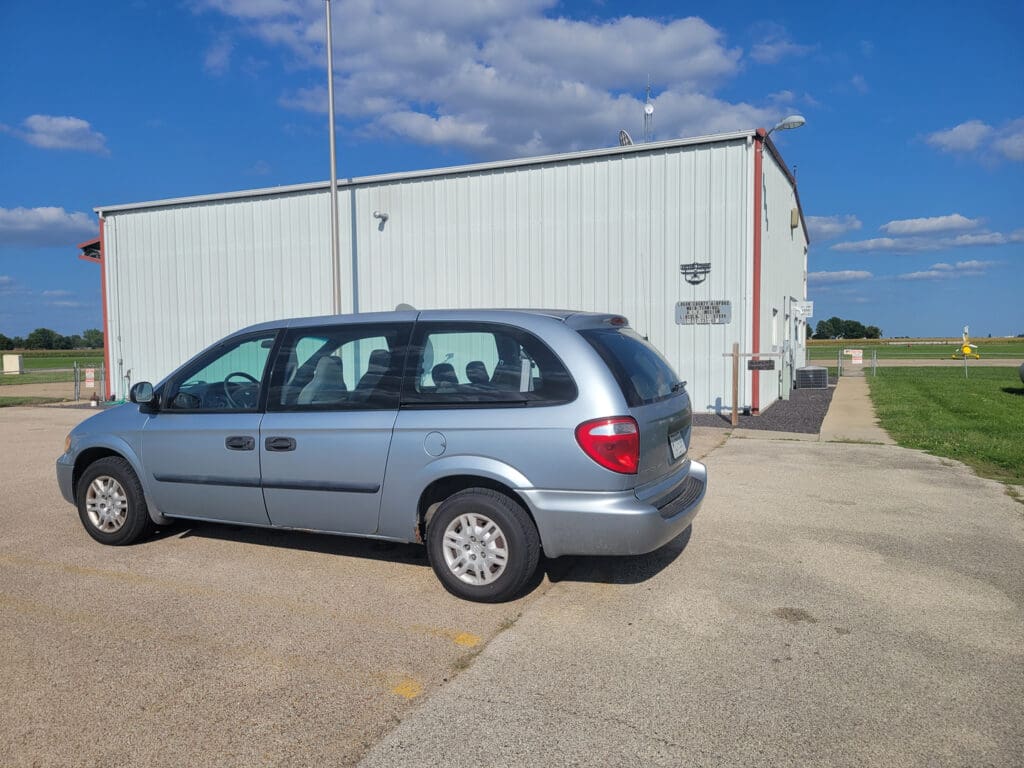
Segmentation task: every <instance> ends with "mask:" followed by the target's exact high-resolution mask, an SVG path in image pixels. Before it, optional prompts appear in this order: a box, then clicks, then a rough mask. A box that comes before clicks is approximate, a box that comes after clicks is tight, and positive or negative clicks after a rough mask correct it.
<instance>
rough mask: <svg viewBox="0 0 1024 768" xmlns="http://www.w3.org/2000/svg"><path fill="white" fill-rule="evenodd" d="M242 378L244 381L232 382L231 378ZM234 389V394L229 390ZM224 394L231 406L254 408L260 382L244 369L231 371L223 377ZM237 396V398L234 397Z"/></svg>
mask: <svg viewBox="0 0 1024 768" xmlns="http://www.w3.org/2000/svg"><path fill="white" fill-rule="evenodd" d="M235 377H238V378H242V379H245V380H246V381H245V382H232V381H231V379H232V378H235ZM232 389H234V390H235V393H234V395H232V394H231V390H232ZM224 394H225V395H226V396H227V398H228V402H229V403H231V407H232V408H238V409H246V408H255V407H256V406H257V405H258V403H259V396H260V382H259V380H258V379H256V378H255V377H254V376H250V375H249V374H248V373H246V372H245V371H232V372H231V373H229V374H228V375H227V376H225V377H224ZM236 398H237V399H236Z"/></svg>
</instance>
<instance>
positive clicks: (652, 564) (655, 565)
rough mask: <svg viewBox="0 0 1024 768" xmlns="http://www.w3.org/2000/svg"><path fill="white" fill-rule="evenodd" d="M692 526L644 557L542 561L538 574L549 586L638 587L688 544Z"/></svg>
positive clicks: (677, 555)
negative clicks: (574, 583) (573, 583)
mask: <svg viewBox="0 0 1024 768" xmlns="http://www.w3.org/2000/svg"><path fill="white" fill-rule="evenodd" d="M692 533H693V526H692V525H690V526H689V527H688V528H687V529H686V530H685V531H683V532H682V533H681V534H679V535H678V536H676V537H675V538H674V539H672V541H670V542H669V543H668V544H666V545H665V546H663V547H661V548H660V549H656V550H654V551H653V552H649V553H648V554H646V555H634V556H632V557H621V556H616V557H611V556H608V557H581V556H567V557H559V558H555V559H554V560H549V559H547V558H543V560H542V562H541V567H540V568H539V569H538V572H543V573H544V574H545V575H547V577H548V579H549V580H550V581H551V582H552V583H557V582H559V581H589V582H596V583H599V584H639V583H641V582H644V581H647V580H648V579H652V578H654V577H655V576H657V575H658V574H659V573H661V572H662V571H663V570H665V569H666V568H667V567H668V566H670V565H672V563H674V562H675V561H676V559H677V558H678V557H679V556H680V555H681V554H682V553H683V550H685V549H686V546H687V544H689V543H690V536H691V534H692Z"/></svg>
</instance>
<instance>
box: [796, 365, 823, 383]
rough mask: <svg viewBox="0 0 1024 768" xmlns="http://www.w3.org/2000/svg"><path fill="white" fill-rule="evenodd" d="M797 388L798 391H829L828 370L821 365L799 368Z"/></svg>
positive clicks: (797, 371) (797, 370)
mask: <svg viewBox="0 0 1024 768" xmlns="http://www.w3.org/2000/svg"><path fill="white" fill-rule="evenodd" d="M796 386H797V388H798V389H828V368H823V367H822V366H820V365H808V366H805V367H804V368H797V369H796Z"/></svg>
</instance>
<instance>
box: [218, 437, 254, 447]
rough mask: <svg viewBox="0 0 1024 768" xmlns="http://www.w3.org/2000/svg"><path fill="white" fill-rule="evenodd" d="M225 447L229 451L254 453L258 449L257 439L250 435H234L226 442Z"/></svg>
mask: <svg viewBox="0 0 1024 768" xmlns="http://www.w3.org/2000/svg"><path fill="white" fill-rule="evenodd" d="M224 447H225V448H227V449H228V450H229V451H252V450H255V448H256V438H255V437H249V436H248V435H232V436H231V437H229V438H226V439H225V440H224Z"/></svg>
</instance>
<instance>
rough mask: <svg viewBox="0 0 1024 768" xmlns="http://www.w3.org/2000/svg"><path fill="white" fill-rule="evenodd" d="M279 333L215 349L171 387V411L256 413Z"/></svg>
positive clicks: (184, 372) (270, 333)
mask: <svg viewBox="0 0 1024 768" xmlns="http://www.w3.org/2000/svg"><path fill="white" fill-rule="evenodd" d="M276 335H277V332H276V331H270V332H267V333H264V334H260V335H258V336H250V337H248V338H244V339H241V340H238V341H234V342H228V343H227V344H226V345H222V346H221V347H219V348H217V349H215V350H213V351H212V352H211V353H210V354H208V355H206V356H205V357H204V358H202V359H201V360H198V361H197V362H196V363H195V364H194V365H193V366H191V368H190V369H188V370H185V371H183V372H182V374H181V375H179V376H178V377H177V380H176V381H175V382H173V384H172V391H173V395H172V397H171V399H170V401H169V402H168V403H167V405H166V406H165V408H166V410H168V411H255V410H257V408H258V407H259V402H260V391H261V387H262V384H263V374H264V371H265V369H266V366H267V359H268V358H269V357H270V351H271V349H273V346H274V337H275V336H276Z"/></svg>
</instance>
